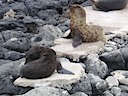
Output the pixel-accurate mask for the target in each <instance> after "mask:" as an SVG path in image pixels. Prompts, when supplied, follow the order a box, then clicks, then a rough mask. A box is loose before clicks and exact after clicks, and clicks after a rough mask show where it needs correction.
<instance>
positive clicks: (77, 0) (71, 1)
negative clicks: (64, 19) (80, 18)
mask: <svg viewBox="0 0 128 96" xmlns="http://www.w3.org/2000/svg"><path fill="white" fill-rule="evenodd" d="M85 1H86V0H69V3H70V4H72V3H83V2H85Z"/></svg>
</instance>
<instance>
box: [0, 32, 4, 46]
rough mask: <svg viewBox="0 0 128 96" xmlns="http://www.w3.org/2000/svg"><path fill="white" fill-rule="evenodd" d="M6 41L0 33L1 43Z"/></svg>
mask: <svg viewBox="0 0 128 96" xmlns="http://www.w3.org/2000/svg"><path fill="white" fill-rule="evenodd" d="M3 43H4V39H3V36H2V34H1V33H0V45H1V44H3Z"/></svg>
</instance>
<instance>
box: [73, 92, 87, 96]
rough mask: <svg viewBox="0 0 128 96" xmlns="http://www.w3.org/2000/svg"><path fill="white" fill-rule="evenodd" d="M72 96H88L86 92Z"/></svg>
mask: <svg viewBox="0 0 128 96" xmlns="http://www.w3.org/2000/svg"><path fill="white" fill-rule="evenodd" d="M71 96H88V95H87V94H85V93H84V92H76V93H74V94H72V95H71Z"/></svg>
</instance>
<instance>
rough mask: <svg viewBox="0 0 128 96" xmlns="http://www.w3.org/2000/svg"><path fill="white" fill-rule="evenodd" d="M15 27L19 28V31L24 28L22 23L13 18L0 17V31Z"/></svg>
mask: <svg viewBox="0 0 128 96" xmlns="http://www.w3.org/2000/svg"><path fill="white" fill-rule="evenodd" d="M17 27H18V28H21V31H23V30H24V29H25V26H24V24H22V23H20V22H18V20H17V19H15V18H8V19H2V20H1V21H0V31H5V30H14V29H17Z"/></svg>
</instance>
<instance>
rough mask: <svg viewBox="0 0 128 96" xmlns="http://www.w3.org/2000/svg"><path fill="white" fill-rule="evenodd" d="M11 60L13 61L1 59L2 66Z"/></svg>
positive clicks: (0, 64)
mask: <svg viewBox="0 0 128 96" xmlns="http://www.w3.org/2000/svg"><path fill="white" fill-rule="evenodd" d="M9 62H11V60H4V59H0V66H2V65H5V64H8V63H9Z"/></svg>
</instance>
